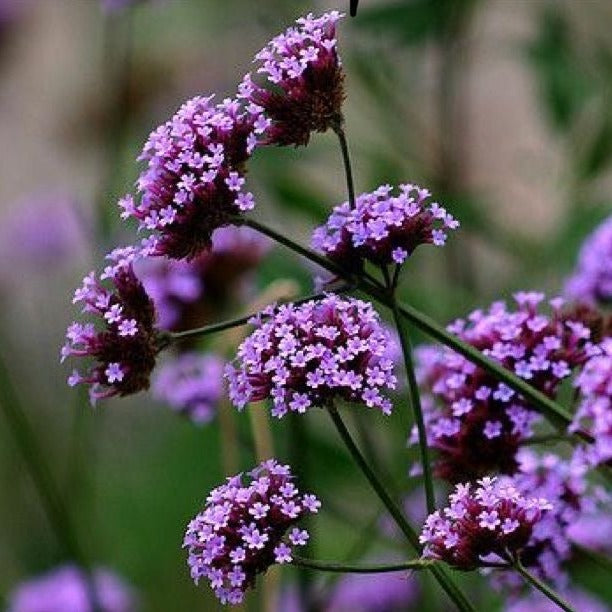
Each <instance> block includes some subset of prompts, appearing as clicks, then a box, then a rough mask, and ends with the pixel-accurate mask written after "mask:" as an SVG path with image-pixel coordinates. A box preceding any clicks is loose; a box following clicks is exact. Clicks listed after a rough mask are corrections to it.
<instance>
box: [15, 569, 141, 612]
mask: <svg viewBox="0 0 612 612" xmlns="http://www.w3.org/2000/svg"><path fill="white" fill-rule="evenodd" d="M93 584H94V589H95V594H96V597H97V603H98V605H99V610H100V612H134V611H135V610H136V609H137V607H138V606H137V605H136V599H135V596H134V593H133V592H132V590H131V589H130V588H129V587H127V586H126V585H125V584H124V583H123V581H122V580H121V579H120V578H119V577H118V576H116V575H115V574H113V573H111V572H109V571H107V570H104V569H97V570H96V571H95V572H94V575H93ZM7 612H93V607H92V606H91V602H90V594H89V589H88V586H87V582H86V580H85V576H84V574H83V572H82V571H81V570H80V569H79V568H77V567H74V566H72V565H65V566H62V567H59V568H57V569H54V570H53V571H51V572H48V573H47V574H43V575H42V576H38V577H37V578H34V579H32V580H28V581H27V582H23V583H22V584H21V585H19V586H18V587H17V588H16V589H15V590H14V591H13V593H12V594H11V595H10V597H9V604H8V611H7Z"/></svg>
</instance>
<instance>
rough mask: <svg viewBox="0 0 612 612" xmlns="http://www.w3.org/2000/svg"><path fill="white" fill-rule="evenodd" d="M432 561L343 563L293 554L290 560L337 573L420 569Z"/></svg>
mask: <svg viewBox="0 0 612 612" xmlns="http://www.w3.org/2000/svg"><path fill="white" fill-rule="evenodd" d="M433 563H434V561H431V560H428V559H411V560H410V561H403V562H402V563H394V564H390V565H344V564H343V563H336V562H335V561H318V560H316V559H305V558H303V557H296V556H295V555H294V557H293V561H292V564H293V565H297V566H298V567H303V568H306V569H313V570H319V571H321V572H334V573H338V574H384V573H387V572H402V571H406V570H422V569H428V568H430V567H431V566H432V565H433Z"/></svg>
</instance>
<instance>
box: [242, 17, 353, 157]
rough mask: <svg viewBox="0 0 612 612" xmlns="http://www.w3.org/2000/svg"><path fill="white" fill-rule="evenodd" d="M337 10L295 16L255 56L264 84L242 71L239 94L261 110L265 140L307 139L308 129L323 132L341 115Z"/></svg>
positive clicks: (293, 141)
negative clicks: (287, 26) (265, 125)
mask: <svg viewBox="0 0 612 612" xmlns="http://www.w3.org/2000/svg"><path fill="white" fill-rule="evenodd" d="M342 16H343V15H342V14H340V13H338V12H337V11H331V12H329V13H324V14H323V15H321V16H320V17H314V16H313V15H312V14H309V15H307V16H306V17H302V18H300V19H298V20H297V22H296V27H291V28H289V29H288V30H286V31H285V32H284V33H282V34H279V35H278V36H277V37H276V38H274V39H273V40H271V41H270V42H269V43H268V44H267V45H266V46H265V47H264V48H263V49H262V50H261V51H260V52H259V53H258V54H257V55H256V56H255V61H257V62H259V63H260V67H259V68H258V69H257V73H258V74H261V75H263V77H264V79H265V82H264V83H263V87H262V86H260V85H259V84H257V83H256V82H255V81H254V80H253V78H252V76H251V74H250V73H249V74H247V75H246V76H245V78H244V80H243V82H242V84H241V86H240V95H241V96H243V97H244V98H246V99H248V100H250V101H251V102H252V103H253V104H254V105H255V108H261V109H263V110H265V116H266V118H267V119H268V122H269V125H268V127H267V129H266V131H265V133H264V139H263V141H264V143H266V144H277V145H295V146H299V145H306V144H308V140H309V138H310V134H311V132H325V131H326V130H328V129H329V128H330V127H331V128H334V127H338V126H339V125H340V123H341V121H342V102H343V101H344V86H343V82H344V73H343V71H342V66H341V62H340V58H339V56H338V52H337V49H336V23H337V22H338V20H339V19H340V18H341V17H342Z"/></svg>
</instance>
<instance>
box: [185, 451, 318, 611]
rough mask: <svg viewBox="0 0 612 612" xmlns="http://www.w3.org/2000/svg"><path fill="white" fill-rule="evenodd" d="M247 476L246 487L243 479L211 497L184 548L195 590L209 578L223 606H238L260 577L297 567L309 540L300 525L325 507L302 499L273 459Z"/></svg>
mask: <svg viewBox="0 0 612 612" xmlns="http://www.w3.org/2000/svg"><path fill="white" fill-rule="evenodd" d="M248 476H249V482H248V484H247V485H246V486H245V485H244V483H243V478H242V474H239V475H237V476H233V477H232V478H228V479H227V483H226V484H224V485H222V486H220V487H217V488H216V489H214V490H213V491H212V492H211V493H210V495H209V496H208V497H207V499H206V506H205V507H204V509H203V510H202V512H200V513H199V514H198V515H197V516H196V517H195V519H194V520H192V521H191V522H190V523H189V526H188V528H187V532H186V534H185V539H184V543H183V545H184V547H185V548H187V549H188V551H189V560H188V562H189V566H190V568H191V577H192V578H193V580H194V581H195V582H196V584H197V583H198V581H199V580H200V579H201V578H206V579H207V580H208V581H209V583H210V586H211V588H212V589H213V591H214V592H215V595H216V596H217V597H218V598H219V600H220V601H221V603H223V604H227V603H229V604H239V603H240V602H241V601H242V599H243V597H244V593H245V591H246V590H247V589H248V588H251V587H253V586H254V584H255V579H256V577H257V575H258V574H262V573H264V572H266V570H267V569H268V568H269V567H270V566H271V565H273V564H274V563H280V564H283V563H290V562H291V561H292V553H293V548H294V547H296V546H304V545H305V544H306V542H307V541H308V537H309V535H308V532H307V531H305V530H303V529H300V528H299V527H296V526H295V524H296V523H297V522H298V521H299V520H300V519H301V518H302V517H303V516H305V515H306V514H308V513H316V512H317V511H318V510H319V507H320V505H321V504H320V503H319V501H318V499H317V498H316V497H315V496H314V495H311V494H301V493H300V492H299V490H298V489H297V488H296V486H295V484H294V483H293V476H292V474H291V470H290V468H289V466H287V465H280V464H279V463H278V462H277V461H276V460H274V459H270V460H268V461H264V462H263V463H261V464H260V465H259V466H257V467H256V468H255V469H254V470H253V471H252V472H250V473H249V475H248ZM290 528H291V531H289V529H290ZM287 532H289V533H288V535H287Z"/></svg>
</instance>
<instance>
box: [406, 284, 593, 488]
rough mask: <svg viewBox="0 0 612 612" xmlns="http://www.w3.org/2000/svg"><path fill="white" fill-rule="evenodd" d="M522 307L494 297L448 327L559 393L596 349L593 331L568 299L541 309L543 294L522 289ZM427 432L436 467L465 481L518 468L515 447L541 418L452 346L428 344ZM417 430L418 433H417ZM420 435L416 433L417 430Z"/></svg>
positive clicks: (421, 365) (420, 372) (424, 377)
mask: <svg viewBox="0 0 612 612" xmlns="http://www.w3.org/2000/svg"><path fill="white" fill-rule="evenodd" d="M514 297H515V300H516V303H517V305H518V308H517V309H516V310H515V311H510V310H508V308H507V306H506V304H505V302H495V303H493V304H492V305H491V306H490V308H489V309H488V310H487V311H482V310H476V311H474V312H472V313H471V314H470V315H469V316H468V317H467V320H464V319H459V320H457V321H455V322H454V323H453V324H452V325H450V326H449V327H448V330H449V331H451V332H452V333H454V334H456V335H457V336H459V338H461V340H463V341H464V342H466V343H468V344H470V345H471V346H473V347H474V348H476V349H478V350H479V351H482V352H483V353H484V354H485V355H486V356H487V357H489V358H490V359H493V360H494V361H497V362H498V363H500V364H501V365H503V366H504V367H505V368H507V369H508V370H510V371H511V372H513V373H514V374H516V375H517V376H520V377H521V378H522V379H523V380H525V381H527V382H528V383H529V384H531V385H532V386H533V387H535V388H536V389H538V390H539V391H541V392H543V393H545V394H546V395H548V396H549V397H554V395H555V393H556V391H557V389H558V387H559V385H560V383H561V382H562V381H563V380H564V379H565V378H567V377H569V376H570V375H571V373H572V371H573V369H574V368H576V367H577V366H580V365H582V364H583V363H584V362H585V361H586V360H587V359H588V357H589V356H590V355H591V354H592V353H594V352H596V351H597V349H596V348H595V347H594V345H593V344H592V343H591V342H590V340H589V338H590V335H591V333H590V330H589V329H588V328H587V327H586V326H585V325H583V324H582V323H580V322H579V321H574V320H571V319H567V318H566V317H565V316H564V315H563V314H562V313H561V311H560V308H561V305H562V300H559V299H558V298H557V299H553V300H550V304H551V306H552V314H550V315H548V314H541V313H539V311H538V304H539V303H540V302H542V301H543V299H544V295H543V294H541V293H535V292H520V293H517V294H515V296H514ZM417 357H418V368H417V376H418V378H419V382H420V384H421V387H422V389H423V392H424V395H423V407H424V410H425V413H426V414H425V417H426V421H427V429H428V439H429V442H430V444H431V446H432V447H433V448H435V449H437V450H438V460H437V463H436V473H437V474H438V475H439V476H440V477H442V478H445V479H447V480H449V481H452V482H459V481H461V479H465V478H472V479H473V478H476V477H478V476H482V475H483V474H487V473H491V472H495V471H500V472H502V473H509V474H511V473H513V472H514V471H516V468H517V463H516V451H517V449H518V445H519V443H520V441H521V440H522V439H524V438H525V437H527V436H529V435H530V434H531V425H532V423H533V421H534V420H535V419H536V418H537V413H536V412H534V411H533V410H532V409H531V407H530V405H529V403H528V402H527V401H526V400H525V399H524V398H523V397H521V396H519V395H517V394H516V393H515V392H514V391H513V390H512V389H510V388H509V387H508V386H507V385H505V384H504V383H501V382H498V381H497V379H496V378H495V376H493V375H491V374H490V373H489V372H487V371H486V370H484V369H482V368H480V367H478V366H476V365H474V364H473V363H472V362H471V361H468V360H467V359H466V358H465V357H462V356H461V355H459V354H457V353H456V352H454V351H453V350H452V349H449V348H446V347H444V348H439V347H433V346H432V347H424V348H422V349H420V351H419V352H418V353H417ZM413 437H414V436H413ZM414 439H415V440H416V437H414Z"/></svg>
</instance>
